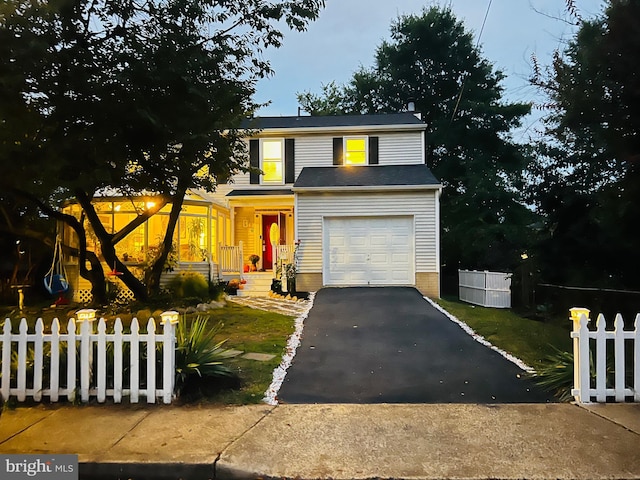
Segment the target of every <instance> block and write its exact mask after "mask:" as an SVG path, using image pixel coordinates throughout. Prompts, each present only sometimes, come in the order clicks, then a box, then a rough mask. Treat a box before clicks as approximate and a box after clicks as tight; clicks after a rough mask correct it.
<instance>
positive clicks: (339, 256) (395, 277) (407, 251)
mask: <svg viewBox="0 0 640 480" xmlns="http://www.w3.org/2000/svg"><path fill="white" fill-rule="evenodd" d="M324 228H325V233H324V235H325V241H328V242H329V246H330V253H329V254H328V255H327V256H326V257H325V269H324V271H325V278H324V283H325V285H412V284H413V283H414V282H415V280H414V269H415V265H414V264H415V257H414V255H415V253H414V245H413V242H414V237H413V218H412V217H408V216H385V217H349V218H326V219H325V226H324Z"/></svg>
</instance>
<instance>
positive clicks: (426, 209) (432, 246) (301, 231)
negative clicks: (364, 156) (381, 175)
mask: <svg viewBox="0 0 640 480" xmlns="http://www.w3.org/2000/svg"><path fill="white" fill-rule="evenodd" d="M436 210H437V207H436V191H421V192H378V193H360V192H358V193H355V192H354V193H334V194H318V195H315V194H301V195H298V196H297V204H296V226H297V234H296V238H297V239H299V240H300V241H301V244H300V272H301V273H321V272H322V258H323V257H322V238H323V231H322V222H323V217H339V216H351V217H354V216H367V215H370V216H377V217H379V216H385V215H402V216H407V215H413V216H414V218H415V228H414V232H415V242H416V243H415V262H416V263H415V266H416V268H415V271H416V272H417V273H418V272H437V271H438V270H439V269H438V251H437V249H438V246H437V239H438V234H437V211H436Z"/></svg>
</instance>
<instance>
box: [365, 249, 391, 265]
mask: <svg viewBox="0 0 640 480" xmlns="http://www.w3.org/2000/svg"><path fill="white" fill-rule="evenodd" d="M389 257H390V255H389V254H388V253H386V252H381V253H372V254H371V255H370V256H369V258H370V260H369V261H370V262H371V265H384V266H385V268H387V267H388V265H389V260H390V258H389Z"/></svg>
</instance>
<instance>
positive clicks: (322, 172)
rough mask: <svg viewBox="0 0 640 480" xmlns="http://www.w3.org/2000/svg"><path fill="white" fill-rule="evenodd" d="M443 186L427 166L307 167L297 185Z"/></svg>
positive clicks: (297, 187)
mask: <svg viewBox="0 0 640 480" xmlns="http://www.w3.org/2000/svg"><path fill="white" fill-rule="evenodd" d="M439 186H440V182H439V181H438V179H437V178H436V177H435V176H434V175H433V173H431V170H429V168H428V167H427V166H426V165H423V164H419V165H373V166H344V165H342V166H336V167H305V168H303V169H302V171H301V172H300V175H299V176H298V179H297V180H296V183H295V184H294V185H293V188H294V189H295V190H298V189H306V188H310V189H316V188H331V187H334V188H335V187H439Z"/></svg>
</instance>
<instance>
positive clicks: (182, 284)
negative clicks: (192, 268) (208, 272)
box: [169, 272, 209, 299]
mask: <svg viewBox="0 0 640 480" xmlns="http://www.w3.org/2000/svg"><path fill="white" fill-rule="evenodd" d="M169 289H170V290H171V291H172V292H173V293H174V295H175V296H176V297H178V298H186V297H197V298H201V299H202V298H207V297H208V295H209V283H208V282H207V279H206V278H204V275H202V274H200V273H198V272H180V273H179V274H178V275H176V276H175V277H173V278H172V279H171V282H170V283H169Z"/></svg>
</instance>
